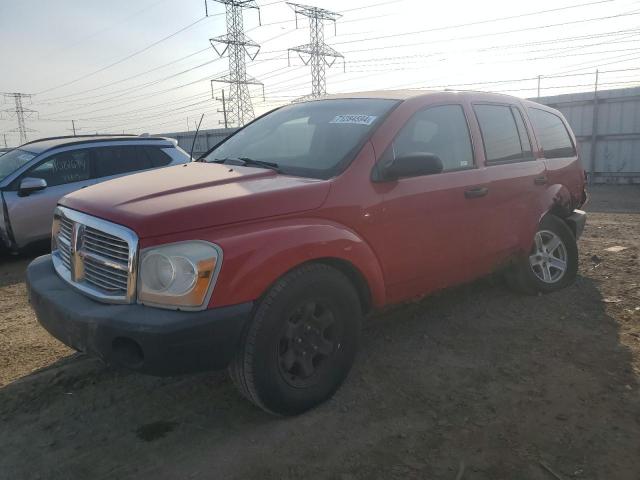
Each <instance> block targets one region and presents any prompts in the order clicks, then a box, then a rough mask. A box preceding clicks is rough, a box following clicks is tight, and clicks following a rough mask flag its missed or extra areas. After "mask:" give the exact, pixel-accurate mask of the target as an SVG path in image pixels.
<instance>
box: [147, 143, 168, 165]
mask: <svg viewBox="0 0 640 480" xmlns="http://www.w3.org/2000/svg"><path fill="white" fill-rule="evenodd" d="M143 148H144V150H145V152H146V154H147V156H148V157H149V160H150V161H151V166H152V167H154V168H155V167H164V166H166V165H169V164H170V163H171V157H170V156H169V154H167V153H166V152H164V151H163V150H162V149H161V148H159V147H143Z"/></svg>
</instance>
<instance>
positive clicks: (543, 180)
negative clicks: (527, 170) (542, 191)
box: [533, 175, 547, 185]
mask: <svg viewBox="0 0 640 480" xmlns="http://www.w3.org/2000/svg"><path fill="white" fill-rule="evenodd" d="M533 183H535V184H536V185H546V183H547V177H546V175H540V176H539V177H536V178H534V179H533Z"/></svg>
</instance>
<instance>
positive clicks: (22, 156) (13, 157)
mask: <svg viewBox="0 0 640 480" xmlns="http://www.w3.org/2000/svg"><path fill="white" fill-rule="evenodd" d="M35 156H36V154H35V153H31V152H27V151H26V150H20V149H19V148H16V149H14V150H11V151H9V152H7V153H5V154H4V155H2V156H0V180H2V179H4V178H5V177H6V176H7V175H10V174H12V173H13V172H15V171H16V170H17V169H19V168H20V167H22V166H23V165H26V164H27V163H28V162H29V161H30V160H31V159H32V158H33V157H35Z"/></svg>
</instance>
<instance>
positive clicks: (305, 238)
mask: <svg viewBox="0 0 640 480" xmlns="http://www.w3.org/2000/svg"><path fill="white" fill-rule="evenodd" d="M242 230H245V229H237V230H236V231H235V232H229V233H228V234H227V235H225V236H221V237H218V238H217V239H216V240H215V241H216V243H218V244H219V245H220V246H221V247H222V250H223V252H224V260H223V263H222V269H221V271H220V276H219V277H218V280H217V283H216V287H215V289H214V292H213V296H212V299H211V302H210V305H209V306H210V307H219V306H224V305H234V304H239V303H243V302H247V301H253V300H255V299H257V298H259V297H260V296H262V295H263V294H264V293H265V292H266V291H267V290H268V288H269V287H270V286H271V285H272V284H273V283H274V282H275V281H276V280H277V279H278V278H280V277H281V276H282V275H284V274H285V273H287V272H288V271H290V270H292V269H294V268H296V267H298V266H300V265H302V264H305V263H308V262H312V261H329V262H331V261H334V262H335V261H336V260H338V261H339V262H338V264H340V263H341V264H344V263H345V262H346V263H348V264H349V265H350V266H351V267H353V269H354V270H355V271H356V272H358V273H359V274H360V275H361V277H362V279H363V280H364V282H365V283H366V286H367V287H368V290H369V292H368V294H369V295H370V297H371V302H372V304H373V306H375V307H380V306H382V305H384V302H385V290H384V280H383V274H382V269H381V267H380V263H379V262H378V259H377V258H376V256H375V254H374V253H373V251H372V249H371V248H370V247H369V245H368V244H367V243H366V242H365V241H364V240H363V239H362V238H361V237H359V236H358V235H357V234H356V233H355V232H353V231H352V230H350V229H348V228H346V227H344V226H342V225H339V224H336V223H333V222H329V221H325V220H318V219H299V218H298V219H295V220H290V221H285V220H283V221H279V222H277V223H274V222H270V223H269V224H268V225H265V226H264V227H260V226H258V225H253V226H252V227H251V228H250V229H249V230H248V231H244V232H243V231H242Z"/></svg>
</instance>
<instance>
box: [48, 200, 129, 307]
mask: <svg viewBox="0 0 640 480" xmlns="http://www.w3.org/2000/svg"><path fill="white" fill-rule="evenodd" d="M52 236H53V239H54V248H53V251H52V256H53V263H54V267H55V269H56V271H57V272H58V274H59V275H60V276H61V277H62V278H63V279H65V280H67V281H68V282H69V283H71V284H72V285H74V286H75V287H76V288H78V289H79V290H82V291H83V292H84V293H86V294H87V295H89V296H91V297H93V298H96V299H98V300H102V301H105V302H111V303H131V302H133V301H134V300H135V284H136V261H137V260H136V256H137V249H138V238H137V236H136V235H135V233H133V232H132V231H131V230H129V229H128V228H125V227H122V226H120V225H116V224H114V223H111V222H106V221H104V220H101V219H98V218H95V217H91V216H89V215H86V214H83V213H80V212H76V211H75V210H70V209H68V208H65V207H58V208H57V209H56V211H55V214H54V222H53V232H52Z"/></svg>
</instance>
